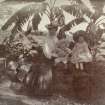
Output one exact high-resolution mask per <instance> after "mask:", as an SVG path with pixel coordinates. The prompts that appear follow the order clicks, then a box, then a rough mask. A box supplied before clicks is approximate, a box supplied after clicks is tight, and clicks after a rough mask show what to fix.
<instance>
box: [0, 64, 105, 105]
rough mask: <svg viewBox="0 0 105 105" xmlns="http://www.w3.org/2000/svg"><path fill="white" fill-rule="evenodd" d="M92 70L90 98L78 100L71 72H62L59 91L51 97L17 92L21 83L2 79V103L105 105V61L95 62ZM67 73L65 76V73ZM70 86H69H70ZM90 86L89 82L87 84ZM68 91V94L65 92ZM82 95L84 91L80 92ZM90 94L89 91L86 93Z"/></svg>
mask: <svg viewBox="0 0 105 105" xmlns="http://www.w3.org/2000/svg"><path fill="white" fill-rule="evenodd" d="M88 69H89V70H91V72H90V74H91V78H92V79H91V87H89V88H91V91H90V92H91V94H90V93H89V100H86V101H85V100H82V101H81V100H77V99H76V98H77V97H75V95H74V94H75V92H74V90H73V87H72V86H71V84H70V83H71V81H72V76H71V75H70V71H69V72H62V73H61V74H60V73H58V74H59V75H61V76H60V77H61V78H59V80H60V81H64V82H61V83H59V81H58V83H59V84H58V86H57V88H56V89H57V90H56V91H57V93H56V94H53V95H52V96H51V97H46V98H45V97H43V98H42V97H40V98H39V97H37V98H36V97H32V96H28V95H27V94H25V93H21V92H19V93H18V92H17V90H16V89H17V88H19V85H17V84H16V86H14V87H15V89H14V88H13V87H12V85H14V84H13V83H12V82H11V81H10V80H9V79H8V78H6V77H4V79H3V81H2V80H1V81H0V105H105V62H97V63H93V64H92V66H89V68H88ZM63 74H65V76H64V75H63ZM62 76H63V77H62ZM68 86H69V88H68ZM87 87H88V84H87ZM63 92H64V93H66V95H64V94H63ZM80 94H81V95H82V93H81V92H80ZM86 94H88V93H86Z"/></svg>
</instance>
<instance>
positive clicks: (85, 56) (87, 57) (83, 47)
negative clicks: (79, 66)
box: [71, 42, 92, 63]
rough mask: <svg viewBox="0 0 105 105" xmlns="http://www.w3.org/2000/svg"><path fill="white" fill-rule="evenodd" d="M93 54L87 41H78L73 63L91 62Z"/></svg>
mask: <svg viewBox="0 0 105 105" xmlns="http://www.w3.org/2000/svg"><path fill="white" fill-rule="evenodd" d="M91 61H92V54H91V52H90V50H89V48H88V44H87V43H86V42H83V43H76V45H75V46H74V48H73V50H72V57H71V62H72V63H79V62H80V63H81V62H91Z"/></svg>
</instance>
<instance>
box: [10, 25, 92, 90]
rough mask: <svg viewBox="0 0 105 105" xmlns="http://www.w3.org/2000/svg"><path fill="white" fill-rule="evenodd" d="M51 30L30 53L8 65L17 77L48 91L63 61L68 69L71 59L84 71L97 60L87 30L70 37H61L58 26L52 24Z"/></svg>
mask: <svg viewBox="0 0 105 105" xmlns="http://www.w3.org/2000/svg"><path fill="white" fill-rule="evenodd" d="M48 30H49V33H48V35H47V37H46V40H45V42H44V43H43V44H42V45H41V46H37V47H35V46H33V47H32V48H31V50H30V52H29V53H28V55H27V53H26V54H24V55H23V54H21V55H20V56H19V57H18V63H17V62H13V61H11V62H9V65H8V67H9V68H10V69H13V70H15V73H16V78H17V79H18V80H19V81H21V82H22V83H23V82H24V83H25V85H26V86H28V87H30V88H31V90H33V89H35V90H37V89H42V90H46V89H47V88H48V86H49V84H51V83H52V82H51V81H52V79H53V71H54V70H53V69H55V68H54V67H56V65H57V64H59V63H62V64H63V65H64V69H69V68H67V67H68V62H71V63H72V64H73V65H74V67H75V69H76V70H80V71H84V70H85V67H84V64H85V63H88V62H92V59H93V57H92V53H91V50H90V49H89V45H88V42H87V41H86V40H85V35H84V34H86V33H85V32H84V31H80V32H79V34H78V35H75V37H73V39H69V38H67V37H66V35H63V36H59V35H58V36H57V35H56V31H57V27H52V26H48ZM36 88H37V89H36Z"/></svg>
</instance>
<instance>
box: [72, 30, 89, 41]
mask: <svg viewBox="0 0 105 105" xmlns="http://www.w3.org/2000/svg"><path fill="white" fill-rule="evenodd" d="M80 36H82V37H83V38H84V39H85V41H88V33H87V32H85V31H83V30H80V31H77V32H75V33H74V34H73V40H74V41H75V42H78V39H79V37H80Z"/></svg>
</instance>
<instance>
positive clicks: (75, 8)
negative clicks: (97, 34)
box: [61, 4, 93, 18]
mask: <svg viewBox="0 0 105 105" xmlns="http://www.w3.org/2000/svg"><path fill="white" fill-rule="evenodd" d="M61 8H62V9H63V10H65V11H66V12H68V13H70V14H71V15H73V16H75V17H78V18H81V17H83V16H84V15H86V16H88V17H91V16H92V15H93V13H92V12H90V11H89V10H88V8H86V7H85V6H84V5H81V4H73V5H63V6H61Z"/></svg>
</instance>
